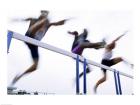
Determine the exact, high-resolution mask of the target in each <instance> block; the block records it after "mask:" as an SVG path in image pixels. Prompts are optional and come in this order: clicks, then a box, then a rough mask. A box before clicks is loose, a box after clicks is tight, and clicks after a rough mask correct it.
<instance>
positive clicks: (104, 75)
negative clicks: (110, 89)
mask: <svg viewBox="0 0 140 105" xmlns="http://www.w3.org/2000/svg"><path fill="white" fill-rule="evenodd" d="M105 81H106V72H104V73H103V77H102V78H101V79H99V81H97V83H96V84H95V87H94V92H95V93H96V92H97V88H98V86H99V85H100V84H102V83H103V82H105Z"/></svg>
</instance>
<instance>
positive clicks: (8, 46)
mask: <svg viewBox="0 0 140 105" xmlns="http://www.w3.org/2000/svg"><path fill="white" fill-rule="evenodd" d="M12 37H13V32H12V31H8V33H7V53H8V52H9V48H10V44H11V40H12Z"/></svg>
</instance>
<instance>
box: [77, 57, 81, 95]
mask: <svg viewBox="0 0 140 105" xmlns="http://www.w3.org/2000/svg"><path fill="white" fill-rule="evenodd" d="M79 85H80V83H79V55H77V58H76V94H79V92H80V86H79Z"/></svg>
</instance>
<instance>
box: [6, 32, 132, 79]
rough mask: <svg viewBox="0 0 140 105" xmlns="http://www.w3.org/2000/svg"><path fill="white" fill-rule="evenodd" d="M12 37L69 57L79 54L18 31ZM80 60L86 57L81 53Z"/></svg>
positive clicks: (103, 66) (124, 74) (95, 64)
mask: <svg viewBox="0 0 140 105" xmlns="http://www.w3.org/2000/svg"><path fill="white" fill-rule="evenodd" d="M9 32H12V31H9ZM12 38H15V39H17V40H20V41H24V42H27V43H30V44H33V45H36V46H39V47H41V48H45V49H48V50H51V51H53V52H56V53H60V54H62V55H65V56H69V57H72V58H75V59H76V58H77V54H74V53H71V52H68V51H66V50H63V49H60V48H57V47H54V46H52V45H49V44H46V43H43V42H40V41H38V40H36V39H33V38H30V37H27V36H23V35H21V34H19V33H16V32H13V35H12ZM79 60H80V61H82V62H84V58H83V57H82V56H80V55H79ZM86 63H87V64H91V65H94V66H97V67H100V68H104V69H107V70H109V71H112V72H114V71H115V69H113V68H110V67H108V66H105V65H102V64H99V63H96V62H94V61H91V60H88V59H86ZM119 74H120V75H122V76H126V77H128V78H131V79H133V76H131V75H129V74H126V73H124V72H121V71H119Z"/></svg>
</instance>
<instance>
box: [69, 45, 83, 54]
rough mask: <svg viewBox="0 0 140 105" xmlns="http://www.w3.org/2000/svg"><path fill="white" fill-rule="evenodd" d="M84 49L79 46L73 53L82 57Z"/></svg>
mask: <svg viewBox="0 0 140 105" xmlns="http://www.w3.org/2000/svg"><path fill="white" fill-rule="evenodd" d="M83 50H84V49H83V48H81V47H80V45H77V46H76V47H75V48H74V49H73V50H72V52H73V53H75V54H78V55H81V54H82V52H83Z"/></svg>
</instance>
